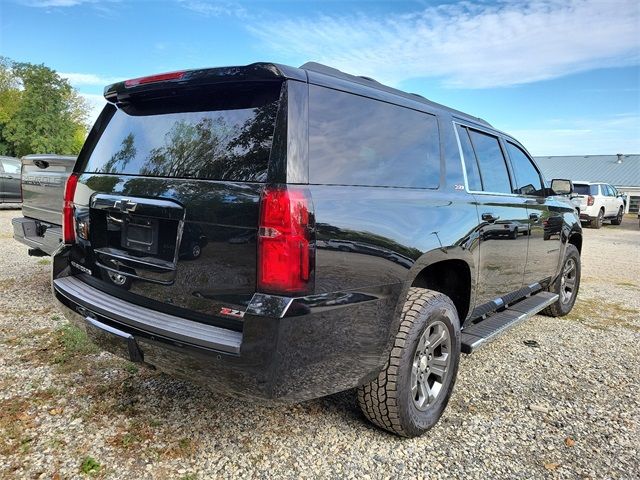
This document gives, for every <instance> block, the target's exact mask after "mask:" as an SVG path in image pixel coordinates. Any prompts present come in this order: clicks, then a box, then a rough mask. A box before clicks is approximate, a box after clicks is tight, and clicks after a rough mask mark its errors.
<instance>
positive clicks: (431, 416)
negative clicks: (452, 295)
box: [358, 287, 460, 437]
mask: <svg viewBox="0 0 640 480" xmlns="http://www.w3.org/2000/svg"><path fill="white" fill-rule="evenodd" d="M436 328H437V329H439V330H437V331H440V332H441V333H445V328H446V333H447V334H448V342H449V343H448V347H447V350H440V351H437V348H443V347H441V346H440V347H437V348H436V349H435V350H433V353H432V354H429V355H428V357H429V359H431V358H432V356H433V357H434V361H436V359H435V357H438V358H439V359H442V358H443V357H444V353H445V352H446V353H447V354H448V356H447V357H446V358H448V359H449V360H448V363H447V364H446V367H444V369H442V371H444V372H445V373H444V375H443V376H442V377H441V379H442V381H441V383H440V387H439V391H438V393H437V394H435V398H434V399H433V400H429V402H427V405H426V406H425V405H423V409H420V408H419V407H418V406H417V401H418V400H416V396H415V394H412V387H413V386H414V385H413V383H414V382H413V380H414V379H413V378H412V371H418V372H420V368H422V369H423V370H422V372H423V373H421V374H420V378H421V379H422V377H424V378H425V379H426V382H429V379H430V378H432V376H433V375H436V376H437V374H434V373H433V371H431V373H429V368H427V370H426V371H424V368H425V366H424V365H423V364H422V363H421V361H425V359H426V354H425V349H429V347H428V345H429V343H428V342H427V343H426V346H424V347H423V348H422V349H421V350H418V346H419V345H420V344H421V341H422V340H423V335H431V332H432V331H434V332H436V330H432V329H436ZM434 335H436V333H434ZM429 338H430V337H429ZM445 342H446V340H445V341H444V342H443V343H440V344H439V345H443V344H444V343H445ZM434 343H435V342H434ZM429 351H431V350H429ZM421 352H422V353H421ZM423 357H424V358H423ZM440 361H442V360H440ZM459 361H460V322H459V319H458V314H457V311H456V308H455V306H454V305H453V302H451V300H450V299H449V297H447V296H446V295H444V294H442V293H439V292H434V291H432V290H426V289H423V288H415V287H412V288H410V289H409V295H408V297H407V301H406V302H405V304H404V307H403V309H402V320H401V323H400V327H399V330H398V332H397V334H396V338H395V344H394V347H393V349H392V350H391V353H390V355H389V360H388V361H387V363H386V365H385V367H384V369H383V370H382V371H381V372H380V374H379V375H378V377H377V378H376V379H375V380H373V381H372V382H370V383H368V384H366V385H363V386H361V387H359V388H358V403H359V404H360V408H361V409H362V411H363V413H364V414H365V416H366V417H367V418H368V419H369V420H370V421H371V422H372V423H374V424H375V425H377V426H379V427H381V428H384V429H385V430H388V431H389V432H392V433H395V434H397V435H400V436H403V437H416V436H418V435H422V434H423V433H425V432H426V431H427V430H429V429H430V428H431V427H433V426H434V425H435V424H436V423H437V422H438V420H439V419H440V416H441V415H442V412H443V411H444V409H445V407H446V406H447V403H448V402H449V397H450V396H451V392H452V391H453V386H454V384H455V380H456V375H457V373H458V363H459ZM416 362H417V363H416ZM425 363H426V362H425ZM436 368H439V367H436ZM425 375H426V377H425ZM422 383H424V382H422ZM433 385H434V386H436V383H434V384H433ZM430 388H434V387H430ZM434 390H435V388H434ZM431 391H433V390H431ZM420 392H422V393H424V391H422V390H421V389H420V387H417V388H416V393H417V394H418V395H420ZM423 398H424V397H423ZM429 398H430V396H429ZM431 402H433V403H432V404H430V403H431Z"/></svg>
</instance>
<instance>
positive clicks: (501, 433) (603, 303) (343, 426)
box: [0, 210, 640, 480]
mask: <svg viewBox="0 0 640 480" xmlns="http://www.w3.org/2000/svg"><path fill="white" fill-rule="evenodd" d="M18 214H19V211H10V210H2V211H0V344H1V346H0V476H1V477H3V478H54V479H59V478H78V477H80V478H81V477H84V476H88V475H92V476H94V477H97V478H181V479H184V480H186V479H204V478H220V477H243V478H245V477H246V478H249V477H255V478H272V477H284V478H391V477H400V476H402V477H407V478H448V477H453V478H460V477H462V476H464V477H465V478H483V479H484V478H496V477H497V478H504V477H509V478H514V477H515V478H640V467H639V463H640V462H639V461H640V454H639V448H640V447H639V445H640V426H639V423H640V387H639V385H638V383H639V381H640V315H639V313H640V287H639V286H638V275H639V274H640V253H639V252H640V248H639V247H640V232H639V231H638V224H637V220H635V219H634V218H632V217H628V218H627V219H625V221H624V223H623V225H622V227H612V226H609V225H607V226H605V227H604V228H603V229H601V230H590V229H586V230H585V233H584V235H585V240H584V251H583V257H584V267H583V281H582V290H581V292H580V296H579V299H578V302H577V304H576V307H575V310H574V312H572V314H571V315H570V316H568V317H565V318H560V319H553V318H547V317H543V316H536V317H534V318H533V319H532V320H530V321H528V322H525V323H524V324H522V325H520V326H518V327H516V328H515V329H512V330H510V331H509V332H508V333H506V334H505V335H503V336H502V337H500V338H499V339H498V340H497V341H495V342H493V343H491V344H489V345H488V346H486V347H485V348H483V349H481V350H480V351H478V352H477V353H475V354H474V355H472V356H468V357H463V359H462V363H461V366H460V373H459V375H458V381H457V384H456V388H455V392H454V395H453V397H452V399H451V402H450V405H449V408H448V409H447V411H446V413H445V414H444V416H443V418H442V420H441V421H440V423H439V424H438V425H437V426H436V427H435V428H434V429H433V430H432V431H431V432H429V434H427V435H425V436H424V437H422V438H418V439H412V440H403V439H399V438H396V437H394V436H392V435H389V434H387V433H385V432H383V431H380V430H378V429H376V428H374V427H373V426H371V425H369V424H368V423H366V422H365V421H364V419H363V417H362V415H361V413H360V412H359V410H358V408H357V406H356V404H355V401H354V392H345V393H341V394H337V395H333V396H330V397H326V398H322V399H319V400H315V401H311V402H306V403H303V404H299V405H294V406H288V407H278V408H265V407H259V406H255V405H251V404H246V403H242V402H239V401H236V400H232V399H227V398H220V397H216V396H215V395H214V394H212V393H210V392H208V391H206V390H204V389H201V388H198V387H195V386H193V385H190V384H188V383H185V382H181V381H176V380H173V379H171V378H169V377H167V376H166V375H163V374H160V373H157V372H154V371H151V370H148V369H138V368H137V367H136V366H135V365H133V364H131V363H129V362H126V361H124V360H120V359H118V358H116V357H113V356H111V355H109V354H106V353H100V352H98V351H96V350H95V349H94V348H92V346H91V345H90V344H88V343H87V342H86V340H85V339H84V338H83V337H82V335H78V331H77V330H73V329H70V328H69V327H68V326H67V324H66V322H65V321H64V320H63V319H62V318H61V316H60V315H59V314H58V313H57V311H56V309H55V306H54V303H53V301H52V299H51V294H50V290H49V270H50V264H49V263H50V262H49V260H48V259H46V258H45V259H39V258H32V257H29V256H27V252H26V248H25V247H23V246H22V245H20V244H18V243H17V242H15V241H13V239H12V238H11V223H10V219H11V218H12V217H13V216H16V215H18ZM530 341H533V342H535V343H533V342H530ZM525 342H526V343H525ZM527 344H529V345H527ZM530 345H533V346H530ZM86 472H93V473H86Z"/></svg>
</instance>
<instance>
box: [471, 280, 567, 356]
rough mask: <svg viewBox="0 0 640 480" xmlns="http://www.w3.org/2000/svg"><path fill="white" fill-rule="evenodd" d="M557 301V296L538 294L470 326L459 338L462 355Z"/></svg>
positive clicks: (544, 293) (546, 293) (547, 293)
mask: <svg viewBox="0 0 640 480" xmlns="http://www.w3.org/2000/svg"><path fill="white" fill-rule="evenodd" d="M556 300H558V294H556V293H550V292H540V293H537V294H535V295H531V296H530V297H527V298H525V299H524V300H521V301H520V302H518V303H515V304H513V305H510V306H509V308H507V309H505V310H503V311H501V312H498V313H495V314H493V315H491V316H489V317H487V318H486V319H485V320H482V321H480V322H478V323H476V324H473V325H470V326H469V327H467V328H465V329H464V330H463V331H462V335H461V337H460V341H461V349H462V353H473V352H474V351H475V350H477V349H478V348H480V347H481V346H482V345H484V344H485V343H488V342H490V341H491V340H493V339H495V338H496V337H497V336H498V335H500V334H501V333H503V332H505V331H507V330H508V329H510V328H511V327H513V326H515V325H517V324H518V323H520V322H522V321H523V320H526V319H527V318H531V317H533V316H534V315H535V314H536V313H538V312H539V311H541V310H543V309H545V308H547V307H548V306H549V305H551V304H553V303H554V302H556Z"/></svg>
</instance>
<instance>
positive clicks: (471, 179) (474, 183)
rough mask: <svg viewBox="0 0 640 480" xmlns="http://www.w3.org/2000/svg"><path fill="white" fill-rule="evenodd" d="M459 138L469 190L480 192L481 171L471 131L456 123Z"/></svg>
mask: <svg viewBox="0 0 640 480" xmlns="http://www.w3.org/2000/svg"><path fill="white" fill-rule="evenodd" d="M456 129H457V131H458V138H459V139H460V148H461V149H462V160H463V161H464V169H465V172H466V174H467V184H468V185H469V190H471V191H474V192H478V191H480V190H482V181H481V180H480V172H479V171H478V161H477V160H476V154H475V153H473V147H472V146H471V140H470V139H469V132H468V131H467V129H466V128H465V127H463V126H462V125H456Z"/></svg>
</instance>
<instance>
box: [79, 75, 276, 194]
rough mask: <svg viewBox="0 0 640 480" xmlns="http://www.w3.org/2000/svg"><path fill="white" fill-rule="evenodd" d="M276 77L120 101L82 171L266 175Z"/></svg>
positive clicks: (225, 176) (191, 175) (236, 178)
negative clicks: (147, 99) (199, 91)
mask: <svg viewBox="0 0 640 480" xmlns="http://www.w3.org/2000/svg"><path fill="white" fill-rule="evenodd" d="M279 91H280V87H279V85H268V86H260V85H258V86H256V85H254V86H253V88H247V87H245V88H244V89H243V88H241V86H238V87H227V88H226V89H225V90H219V91H217V92H216V91H212V92H210V93H209V95H206V96H205V95H199V96H194V95H192V96H184V97H182V98H179V99H175V98H173V99H170V100H167V99H161V100H155V101H153V102H147V103H138V104H131V105H128V106H124V107H122V108H118V109H117V110H116V111H115V113H114V114H113V116H112V118H111V120H110V121H109V123H108V124H107V126H106V128H105V129H104V131H103V132H102V134H101V136H100V138H99V140H98V142H97V144H96V146H95V147H94V149H93V152H92V153H91V155H90V157H89V159H88V161H87V163H86V165H85V166H84V167H83V168H82V171H84V172H91V173H109V174H122V175H141V176H153V177H177V178H198V179H212V180H231V181H255V182H263V181H265V180H266V178H267V171H268V166H269V155H270V152H271V145H272V141H273V134H274V128H275V120H276V114H277V111H278V105H279V102H278V98H279Z"/></svg>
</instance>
